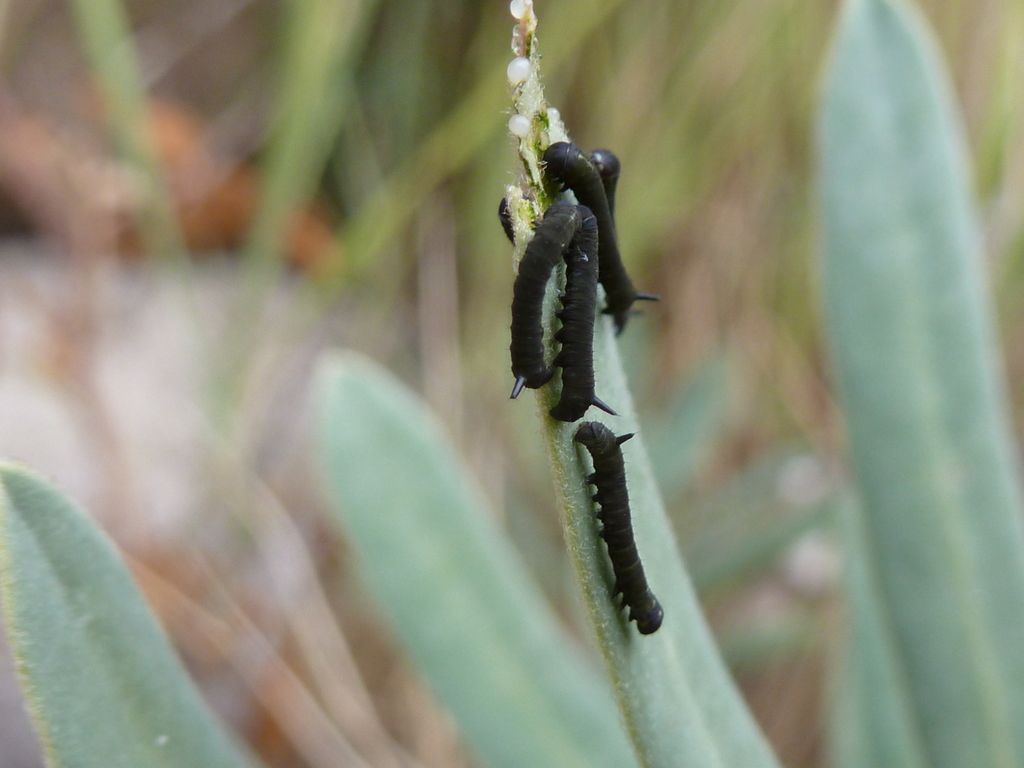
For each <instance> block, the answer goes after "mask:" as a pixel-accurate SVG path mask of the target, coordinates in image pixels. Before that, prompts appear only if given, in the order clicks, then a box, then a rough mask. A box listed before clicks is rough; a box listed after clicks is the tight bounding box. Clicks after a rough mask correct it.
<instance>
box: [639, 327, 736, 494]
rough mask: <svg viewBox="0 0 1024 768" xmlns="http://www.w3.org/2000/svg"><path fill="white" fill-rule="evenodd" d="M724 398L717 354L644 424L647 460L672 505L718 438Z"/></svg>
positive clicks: (723, 368)
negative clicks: (651, 463) (646, 427)
mask: <svg viewBox="0 0 1024 768" xmlns="http://www.w3.org/2000/svg"><path fill="white" fill-rule="evenodd" d="M630 330H631V331H632V330H633V329H632V328H631V329H630ZM728 393H729V362H728V358H727V357H725V356H724V355H715V356H714V357H712V358H711V359H710V360H707V361H706V362H704V363H703V364H702V365H701V366H700V367H699V368H698V369H697V371H696V373H695V374H694V375H693V376H692V377H691V378H690V379H688V380H687V381H686V382H685V383H684V384H683V386H682V387H680V389H679V391H678V392H676V393H674V396H673V397H672V399H671V400H670V401H669V403H668V404H667V405H666V408H665V410H664V412H662V413H660V414H658V416H657V419H647V418H645V419H643V421H644V423H649V424H650V429H649V430H648V432H649V433H650V437H649V441H650V443H651V460H652V461H653V462H654V474H655V477H657V479H658V487H660V488H661V489H662V491H663V492H664V494H665V496H666V497H668V498H669V499H670V500H671V499H673V498H675V497H676V496H678V495H679V494H680V493H682V492H683V491H684V490H685V489H686V488H687V486H688V485H689V484H690V483H691V482H692V481H693V478H694V476H695V475H696V474H697V471H698V470H699V469H700V466H701V462H702V461H704V460H705V459H707V457H708V454H709V453H710V452H711V449H712V448H713V447H714V444H715V440H716V439H717V438H718V437H720V436H721V433H722V431H723V428H724V427H725V423H726V414H727V410H728V409H727V405H728V399H729V398H728Z"/></svg>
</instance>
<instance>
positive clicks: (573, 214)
mask: <svg viewBox="0 0 1024 768" xmlns="http://www.w3.org/2000/svg"><path fill="white" fill-rule="evenodd" d="M581 219H582V216H581V214H580V211H579V209H578V208H577V207H576V206H575V205H571V204H569V203H555V204H554V205H552V206H551V207H550V208H548V210H547V211H546V212H545V213H544V218H543V219H541V220H540V223H538V224H537V229H536V231H535V232H534V234H533V239H532V240H531V241H530V244H529V245H527V246H526V253H525V254H523V258H522V260H521V261H520V262H519V272H518V274H516V281H515V284H514V285H513V286H512V343H511V344H510V345H509V351H510V352H511V353H512V375H513V376H515V377H516V382H515V385H514V386H513V387H512V398H513V399H514V398H516V397H519V393H520V392H522V391H523V388H524V387H529V388H530V389H537V388H538V387H542V386H544V385H545V384H547V382H548V381H549V380H550V379H551V377H552V376H553V375H554V368H553V367H551V366H549V365H547V364H546V363H545V362H544V332H543V328H542V326H541V317H542V314H543V308H544V287H545V286H546V285H547V282H548V280H549V279H550V277H551V271H552V270H553V269H554V268H555V266H556V265H557V264H558V263H559V262H560V261H561V260H562V254H563V253H564V252H565V249H566V248H568V246H569V243H570V242H572V239H573V238H574V237H575V236H576V232H577V231H578V230H579V227H580V221H581Z"/></svg>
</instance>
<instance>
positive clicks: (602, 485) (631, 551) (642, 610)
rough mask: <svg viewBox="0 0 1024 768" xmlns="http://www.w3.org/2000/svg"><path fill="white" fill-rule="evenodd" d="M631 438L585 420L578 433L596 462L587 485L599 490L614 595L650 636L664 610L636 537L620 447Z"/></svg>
mask: <svg viewBox="0 0 1024 768" xmlns="http://www.w3.org/2000/svg"><path fill="white" fill-rule="evenodd" d="M631 437H633V435H632V434H627V435H621V436H619V437H616V436H615V433H614V432H612V431H611V430H610V429H608V427H606V426H605V425H604V424H601V423H599V422H596V421H585V422H583V423H582V424H581V425H580V427H579V429H577V430H576V437H575V440H576V442H578V443H580V444H581V445H583V447H584V448H586V449H587V451H588V452H589V453H590V457H591V459H592V460H593V462H594V472H593V474H591V475H590V476H588V477H587V482H588V483H590V484H592V485H594V486H596V488H597V493H596V494H594V501H596V502H597V503H598V504H600V505H601V506H600V510H599V511H598V513H597V517H598V519H599V520H600V521H601V538H603V539H604V541H605V543H606V544H607V545H608V557H609V559H610V560H611V561H612V572H613V573H614V574H615V594H619V593H621V594H622V604H623V607H625V608H628V609H629V620H630V621H635V622H636V627H637V629H638V630H639V631H640V634H643V635H649V634H651V633H652V632H656V631H657V630H658V628H659V627H660V626H661V622H662V619H663V617H664V611H663V610H662V608H661V604H660V603H659V602H658V599H657V598H656V597H655V596H654V593H653V592H651V589H650V587H649V586H648V584H647V576H646V575H645V574H644V567H643V565H642V564H641V562H640V555H639V553H638V552H637V549H636V540H635V539H634V536H633V524H632V519H631V517H630V512H629V493H628V491H627V490H626V467H625V463H624V462H623V460H622V449H621V447H620V446H621V445H622V444H623V443H624V442H626V441H627V440H629V439H630V438H631Z"/></svg>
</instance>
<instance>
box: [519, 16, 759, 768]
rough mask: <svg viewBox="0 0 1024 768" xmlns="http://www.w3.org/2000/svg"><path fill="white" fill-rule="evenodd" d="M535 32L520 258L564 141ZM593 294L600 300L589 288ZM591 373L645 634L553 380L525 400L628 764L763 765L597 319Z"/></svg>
mask: <svg viewBox="0 0 1024 768" xmlns="http://www.w3.org/2000/svg"><path fill="white" fill-rule="evenodd" d="M536 27H537V20H536V17H535V16H533V13H532V10H530V11H528V13H527V16H526V18H525V19H524V21H523V24H522V26H521V27H520V28H519V29H518V30H517V33H516V35H515V37H514V46H513V47H514V49H515V50H516V52H517V53H519V54H525V55H527V56H528V57H529V59H530V61H531V64H532V66H531V70H530V75H529V77H528V79H527V80H526V82H525V83H523V84H522V85H520V86H517V87H516V89H515V91H514V94H513V107H514V109H515V111H516V113H517V114H519V115H523V116H525V117H527V118H528V119H529V121H530V126H531V127H530V131H529V133H528V135H527V136H526V137H524V138H523V139H521V140H520V141H519V142H518V145H519V156H520V159H521V160H522V163H523V170H524V176H525V179H524V184H525V185H526V186H527V187H529V191H530V193H532V194H529V195H526V194H524V191H523V189H522V188H521V187H519V186H510V187H509V188H508V189H507V190H506V191H507V198H508V200H509V207H510V210H511V213H512V219H513V224H514V226H515V230H516V235H517V238H516V246H515V251H516V253H515V256H516V257H520V258H521V257H522V255H523V251H524V250H525V246H526V240H527V239H528V238H527V237H526V235H527V234H528V233H529V232H530V220H531V219H532V218H533V217H536V216H538V215H540V213H541V212H542V210H541V206H543V205H544V204H546V203H547V202H549V195H548V193H547V191H546V190H545V188H544V186H543V176H542V173H541V170H540V157H541V154H542V153H543V151H544V149H545V148H546V147H547V146H548V144H549V143H550V142H554V141H563V140H567V136H566V131H565V127H564V125H562V123H561V121H560V119H558V118H556V117H553V115H552V113H551V112H549V111H548V109H547V107H548V105H547V102H546V100H545V98H544V90H543V87H542V84H541V78H540V62H541V57H540V51H539V48H538V47H537V38H536V34H535V32H536ZM599 258H600V257H599ZM556 272H557V270H556ZM563 282H564V275H563V274H559V275H558V276H557V278H556V280H552V281H551V282H549V283H548V286H547V291H546V293H545V300H544V321H543V331H544V338H545V340H546V342H547V344H548V345H549V347H552V346H554V331H555V328H554V324H555V322H556V321H555V319H554V313H555V310H556V304H557V293H558V285H559V284H561V283H563ZM598 301H599V303H603V301H604V297H603V293H602V292H601V291H599V299H598ZM626 332H627V333H628V332H629V330H628V329H627V331H626ZM552 351H553V350H552ZM553 356H554V355H553V354H552V357H553ZM594 374H595V379H596V382H597V394H598V396H599V397H601V398H602V399H603V400H604V401H605V402H607V403H609V404H610V405H611V406H612V408H614V409H615V410H616V411H617V412H618V413H619V416H618V417H609V416H605V415H604V414H602V415H600V416H596V415H595V413H594V411H595V409H591V410H590V412H589V413H588V416H587V417H588V418H597V419H599V420H600V421H601V422H603V423H605V424H606V425H607V426H608V427H609V428H610V429H612V430H613V431H614V432H615V433H616V434H620V435H621V434H624V433H627V432H632V433H635V434H636V435H637V438H636V439H634V440H631V441H630V442H628V443H626V444H625V445H624V446H623V454H624V456H625V461H626V482H627V486H628V489H629V497H630V501H631V510H632V517H633V530H634V534H635V538H636V543H637V548H638V550H639V553H640V556H641V558H642V560H643V564H644V570H645V571H646V573H647V575H648V577H649V581H650V584H651V586H652V589H653V591H654V592H655V594H656V595H657V597H658V599H659V600H660V602H661V604H662V607H663V608H664V611H665V620H664V623H663V624H662V626H661V629H659V630H658V631H657V632H656V633H654V634H652V635H649V636H646V637H644V636H641V635H640V634H639V633H638V632H637V631H636V627H635V626H634V625H633V624H630V623H627V622H626V619H625V612H624V611H621V610H620V609H619V608H618V607H617V606H618V604H619V599H618V598H617V597H616V596H613V594H612V591H613V578H612V575H611V568H610V563H609V560H608V554H607V549H606V547H605V544H604V542H603V541H602V540H601V538H600V535H599V533H598V523H597V519H596V515H595V509H594V503H593V502H592V501H591V490H590V488H589V486H588V485H587V483H586V481H585V477H586V476H587V474H589V459H586V458H584V455H585V453H586V452H585V451H582V449H579V450H578V449H577V445H576V444H575V442H574V441H573V437H574V435H575V434H576V430H577V428H578V426H579V424H578V423H577V424H565V423H563V422H559V421H555V420H554V419H552V418H551V417H550V416H549V415H548V411H549V409H550V408H551V407H553V406H554V405H555V403H556V402H557V394H556V393H557V389H558V382H557V381H554V382H552V383H551V384H548V385H545V386H544V387H542V388H540V389H539V390H536V392H535V396H534V399H535V401H536V404H537V406H538V415H539V418H540V421H541V425H542V434H543V440H544V443H545V444H546V446H547V450H548V457H549V459H550V462H551V467H552V472H553V474H554V479H555V491H556V495H557V498H558V502H559V510H560V513H561V519H562V526H563V530H564V534H565V539H566V544H567V546H568V548H569V556H570V558H571V560H572V562H573V567H574V569H575V573H576V580H577V583H578V584H579V585H580V589H581V591H582V593H583V598H584V601H585V603H586V607H587V612H588V615H589V618H590V622H591V627H592V629H593V630H594V633H595V634H596V636H597V640H598V643H599V645H600V647H601V651H602V654H603V656H604V660H605V666H606V668H607V670H608V674H609V676H610V677H611V680H612V683H613V685H614V687H615V693H616V697H617V700H618V704H619V709H620V711H621V712H622V714H623V717H624V718H625V720H626V724H627V728H628V730H629V734H630V737H631V738H632V740H633V748H634V749H635V750H636V753H637V756H638V757H639V759H640V762H641V763H642V764H644V765H649V766H680V765H682V766H690V765H692V766H709V767H711V766H722V768H725V766H740V765H742V766H745V767H748V768H760V767H761V766H774V765H776V760H775V757H774V755H773V754H772V752H771V749H770V748H769V747H768V745H767V743H766V742H765V740H764V737H763V736H762V734H761V732H760V730H759V729H758V727H757V725H756V723H755V722H754V719H753V717H752V716H751V715H750V712H749V711H748V710H747V708H746V706H745V705H744V703H743V700H742V698H741V697H740V695H739V693H738V691H737V690H736V687H735V685H734V683H733V681H732V680H731V678H730V677H729V673H728V671H727V670H726V668H725V665H724V663H723V661H722V658H721V655H720V654H719V652H718V649H717V647H716V646H715V643H714V640H713V638H712V636H711V632H710V630H709V628H708V625H707V622H706V621H705V620H704V616H703V614H702V613H701V609H700V605H699V603H698V601H697V596H696V593H695V592H694V588H693V584H692V583H691V581H690V577H689V576H688V574H687V572H686V568H685V566H684V564H683V560H682V558H681V556H680V554H679V547H678V546H677V544H676V541H675V536H674V535H673V532H672V528H671V526H670V524H669V521H668V517H667V516H666V514H665V506H664V504H663V502H662V500H661V496H660V494H659V493H658V488H657V483H656V481H655V478H654V471H653V469H652V466H651V462H650V459H648V457H647V451H646V449H645V446H644V439H643V437H642V436H641V435H640V428H639V424H638V423H637V416H636V409H635V407H634V405H633V398H632V395H631V394H630V391H629V386H628V383H627V380H626V374H625V372H624V371H623V368H622V363H621V361H620V359H619V349H618V342H617V340H616V337H615V335H614V331H613V329H612V323H611V319H610V318H608V317H607V316H604V315H600V316H599V318H598V322H597V324H596V327H595V332H594ZM557 378H558V377H556V379H557ZM524 399H525V398H524ZM512 407H515V406H512ZM520 407H521V406H520Z"/></svg>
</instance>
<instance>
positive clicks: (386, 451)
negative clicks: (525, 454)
mask: <svg viewBox="0 0 1024 768" xmlns="http://www.w3.org/2000/svg"><path fill="white" fill-rule="evenodd" d="M317 394H318V398H317V402H318V406H319V419H320V434H321V445H322V450H323V453H324V461H325V465H326V470H327V471H326V477H327V482H328V488H329V490H330V492H331V498H332V499H333V501H334V509H335V512H336V519H337V521H338V523H339V525H340V527H341V528H342V530H343V532H344V533H345V535H346V536H347V537H348V539H349V540H350V541H351V542H352V544H353V546H354V548H355V551H356V555H357V560H358V564H359V568H360V571H361V573H362V575H363V576H364V579H365V582H366V585H367V587H368V588H369V590H370V592H371V593H372V594H373V596H374V597H375V598H376V600H377V604H378V605H379V607H380V609H381V610H382V611H383V612H384V613H385V614H386V615H387V616H388V617H389V618H390V619H391V622H392V623H393V625H394V627H395V629H396V631H397V633H398V636H399V638H400V639H401V641H402V642H403V643H404V645H405V647H406V648H407V649H408V650H409V652H410V654H411V655H412V657H413V659H414V660H415V662H416V666H417V668H418V669H419V670H420V671H421V672H422V673H423V674H424V675H425V676H426V677H427V679H428V680H429V681H430V684H431V686H432V687H433V689H434V691H435V692H436V694H437V696H438V697H439V698H440V700H441V701H442V702H443V703H444V704H445V705H446V706H447V707H448V709H449V710H450V711H451V712H452V714H453V715H454V716H455V718H456V720H457V722H458V724H459V727H460V729H461V731H462V732H463V733H464V734H465V736H466V738H467V739H468V740H469V742H470V743H471V744H472V745H473V746H474V747H475V749H476V751H477V752H478V754H479V755H480V756H481V757H483V759H484V763H485V764H486V765H493V766H509V768H514V767H517V766H527V765H528V766H538V767H540V766H559V767H562V766H581V767H583V766H609V767H611V766H628V765H632V764H633V763H634V761H633V758H632V755H631V752H630V749H629V744H628V742H627V740H626V738H625V735H624V733H623V730H622V726H621V723H620V720H619V717H618V714H617V712H616V711H615V706H614V703H613V701H612V697H611V693H610V691H609V690H608V687H607V684H606V683H605V682H604V681H603V680H601V678H600V677H599V676H598V675H596V674H595V673H594V672H593V671H592V670H591V669H589V668H588V667H587V666H586V665H585V664H584V663H583V661H582V660H581V657H582V656H584V655H585V654H584V651H583V649H582V648H581V647H580V646H578V645H577V644H576V643H575V642H574V641H573V640H571V639H570V638H569V637H568V636H567V635H566V634H565V633H564V632H562V631H561V630H560V629H559V627H558V625H557V622H556V620H555V618H554V616H552V614H551V612H550V609H549V608H548V606H547V605H546V604H545V603H544V600H543V598H542V596H541V595H540V593H539V591H538V590H537V588H536V586H535V585H534V584H533V583H532V582H531V581H530V580H529V578H528V576H527V573H526V570H525V568H524V566H523V564H522V562H521V561H520V560H519V559H518V558H517V557H516V555H515V553H514V551H513V550H512V548H511V546H510V545H509V543H508V541H507V540H506V539H505V538H504V536H503V535H502V533H501V531H500V530H499V528H498V527H497V526H496V525H495V524H494V522H493V521H492V520H491V519H489V517H488V513H487V505H486V503H485V502H484V501H483V499H482V498H481V495H480V493H479V491H478V490H477V489H476V488H475V486H474V484H473V482H472V481H471V480H470V478H469V476H468V474H467V472H466V469H465V468H464V467H463V466H462V465H461V463H460V462H459V460H458V459H457V458H456V456H455V454H454V452H453V450H452V448H451V447H450V445H449V444H448V441H447V439H446V438H445V436H444V434H443V431H442V429H441V428H440V426H439V425H438V424H437V423H436V421H435V420H434V418H433V416H432V415H431V414H430V413H429V412H428V411H427V410H426V409H425V407H424V406H423V404H422V402H421V401H420V400H418V399H417V398H415V397H414V396H413V395H412V394H411V393H410V392H409V391H408V390H407V389H405V387H403V386H402V385H400V384H399V383H398V382H397V381H396V380H395V378H394V377H393V376H392V375H391V374H389V373H387V372H386V371H384V370H383V369H381V368H380V367H379V366H377V365H376V364H374V363H372V362H371V361H369V360H367V359H366V358H364V357H361V356H359V355H356V354H354V353H340V354H336V355H335V356H333V357H332V358H330V359H328V360H327V362H326V363H325V364H324V365H323V367H322V370H321V372H320V376H319V379H318V390H317Z"/></svg>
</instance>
